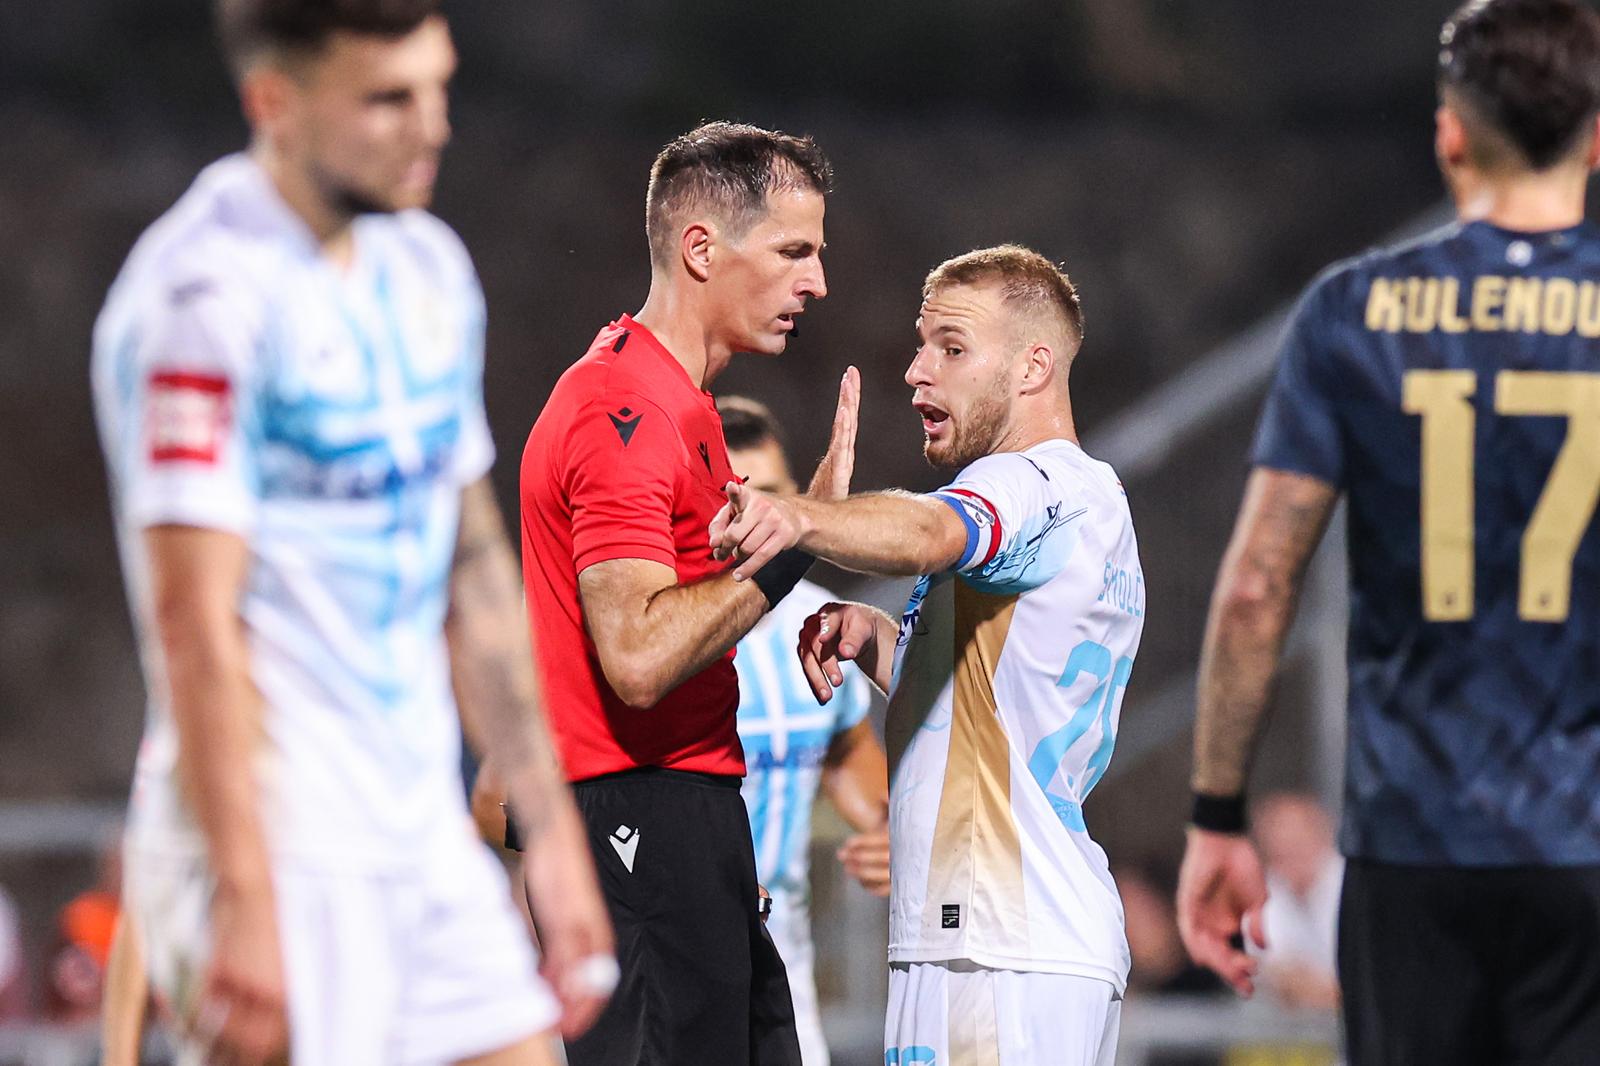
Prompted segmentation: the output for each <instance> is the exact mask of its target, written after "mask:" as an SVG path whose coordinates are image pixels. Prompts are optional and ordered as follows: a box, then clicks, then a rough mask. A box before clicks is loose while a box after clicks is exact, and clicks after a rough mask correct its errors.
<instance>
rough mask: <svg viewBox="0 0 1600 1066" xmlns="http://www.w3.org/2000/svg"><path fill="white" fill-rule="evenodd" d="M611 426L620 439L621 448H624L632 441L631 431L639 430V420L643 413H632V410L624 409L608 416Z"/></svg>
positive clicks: (629, 408)
mask: <svg viewBox="0 0 1600 1066" xmlns="http://www.w3.org/2000/svg"><path fill="white" fill-rule="evenodd" d="M606 417H607V418H609V419H611V424H612V425H613V426H615V427H616V430H617V436H619V437H621V438H622V446H623V447H624V448H626V447H627V446H628V442H629V441H631V440H632V439H633V431H634V430H636V429H638V428H639V420H640V419H641V418H643V417H644V412H642V411H641V412H640V413H639V414H634V413H633V408H631V407H624V408H622V409H621V410H619V411H617V412H615V413H614V414H608V415H607V416H606Z"/></svg>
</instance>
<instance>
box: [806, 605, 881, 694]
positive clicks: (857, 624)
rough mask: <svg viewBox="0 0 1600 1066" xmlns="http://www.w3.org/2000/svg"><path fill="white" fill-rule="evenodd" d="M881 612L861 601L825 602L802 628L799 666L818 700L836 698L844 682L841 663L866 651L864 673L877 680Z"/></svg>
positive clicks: (863, 662)
mask: <svg viewBox="0 0 1600 1066" xmlns="http://www.w3.org/2000/svg"><path fill="white" fill-rule="evenodd" d="M879 624H880V623H879V617H878V612H876V611H874V610H873V609H872V608H871V607H868V606H866V605H865V604H860V603H826V604H823V605H822V608H821V609H820V610H818V611H817V613H816V614H813V615H811V616H810V617H808V618H807V619H806V620H805V623H804V624H803V625H802V626H801V627H800V643H799V645H798V646H797V647H796V648H795V652H796V653H797V654H798V655H799V657H800V668H801V669H802V670H804V671H805V675H806V681H808V682H809V683H810V685H811V692H812V694H813V695H815V696H816V697H817V702H818V703H827V702H828V701H829V700H830V699H832V698H833V690H834V689H836V688H839V687H840V686H842V685H843V684H844V669H843V667H842V666H840V663H844V662H850V661H852V660H855V659H857V658H858V657H860V656H862V655H863V653H866V654H867V655H868V656H870V660H869V659H863V661H861V662H859V663H858V664H857V665H859V666H860V667H861V668H862V672H863V673H865V674H866V675H867V677H869V678H871V679H872V680H873V682H874V683H877V677H876V673H877V671H876V669H875V668H876V666H877V662H876V659H877V650H878V628H879Z"/></svg>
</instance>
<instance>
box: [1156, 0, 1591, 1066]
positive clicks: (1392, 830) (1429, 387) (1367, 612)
mask: <svg viewBox="0 0 1600 1066" xmlns="http://www.w3.org/2000/svg"><path fill="white" fill-rule="evenodd" d="M1441 42H1442V49H1441V51H1440V55H1439V72H1438V84H1439V109H1438V112H1437V130H1436V135H1435V142H1434V143H1435V149H1436V151H1437V154H1438V159H1439V164H1440V167H1441V169H1442V170H1443V172H1444V176H1445V179H1446V181H1447V183H1448V185H1449V188H1450V193H1451V196H1452V197H1453V199H1454V201H1455V204H1456V211H1457V221H1456V222H1455V223H1454V224H1452V225H1450V226H1448V227H1446V228H1445V229H1443V230H1441V231H1439V232H1436V233H1433V234H1430V235H1428V236H1426V237H1424V238H1422V239H1420V240H1418V241H1415V242H1413V243H1411V244H1407V245H1404V246H1401V247H1397V248H1392V249H1388V250H1384V251H1380V252H1376V253H1372V254H1369V255H1366V256H1363V257H1361V258H1359V259H1356V260H1354V261H1351V262H1349V263H1344V264H1341V265H1339V266H1337V267H1335V268H1333V269H1331V270H1329V271H1328V272H1327V273H1325V274H1324V275H1323V276H1322V277H1321V278H1319V279H1318V280H1317V281H1316V282H1315V283H1314V284H1313V285H1312V287H1311V289H1310V291H1309V292H1308V293H1307V294H1306V296H1305V298H1304V300H1303V301H1302V303H1301V305H1300V309H1299V311H1298V313H1297V315H1296V317H1295V320H1294V323H1293V325H1292V326H1291V328H1290V331H1289V334H1288V337H1287V339H1286V341H1285V343H1284V348H1283V352H1282V356H1281V364H1280V367H1279V371H1278V376H1277V380H1276V383H1275V384H1274V386H1273V388H1272V393H1271V396H1270V398H1269V400H1268V403H1267V407H1266V411H1265V413H1264V414H1263V416H1262V421H1261V426H1260V429H1259V431H1258V434H1257V437H1256V442H1255V447H1254V452H1253V462H1254V464H1255V469H1254V471H1253V472H1252V474H1251V476H1250V481H1249V484H1248V486H1247V487H1246V490H1245V498H1244V503H1243V505H1242V507H1241V511H1240V515H1239V521H1238V525H1237V527H1236V529H1235V531H1234V536H1233V541H1232V543H1231V544H1230V546H1229V548H1228V551H1227V555H1226V557H1225V558H1224V560H1223V564H1222V571H1221V574H1220V575H1219V577H1218V580H1217V589H1216V593H1215V596H1214V599H1213V602H1212V610H1211V620H1210V626H1209V630H1208V633H1207V636H1206V642H1205V649H1204V653H1203V657H1202V661H1201V667H1200V690H1199V708H1198V720H1197V723H1196V737H1195V763H1196V765H1195V772H1194V787H1195V793H1196V796H1195V814H1194V825H1193V827H1192V828H1191V829H1190V831H1189V843H1188V849H1187V853H1186V856H1185V860H1184V869H1183V876H1182V878H1181V882H1180V885H1179V891H1178V902H1179V915H1180V920H1181V923H1182V927H1183V932H1184V939H1185V942H1186V944H1187V945H1188V948H1189V950H1190V951H1191V953H1193V955H1194V957H1195V959H1196V960H1198V961H1200V962H1203V963H1205V964H1206V965H1209V966H1211V967H1212V968H1214V969H1215V970H1216V971H1217V972H1218V973H1220V974H1221V975H1222V976H1223V977H1224V978H1226V979H1227V980H1228V981H1229V982H1230V983H1231V984H1232V985H1233V986H1234V987H1235V988H1236V989H1237V990H1239V991H1240V992H1241V993H1243V994H1249V993H1250V991H1251V989H1252V983H1253V976H1254V972H1255V963H1254V962H1253V961H1251V959H1250V957H1249V956H1247V955H1246V954H1245V953H1244V952H1242V951H1240V950H1239V948H1238V946H1237V941H1236V940H1234V938H1235V937H1236V936H1237V935H1238V934H1239V933H1240V932H1241V928H1243V931H1244V932H1246V933H1248V934H1249V935H1250V936H1252V938H1254V939H1256V940H1257V941H1258V942H1259V941H1260V939H1261V932H1260V930H1261V925H1260V918H1261V907H1262V903H1263V901H1264V899H1265V896H1266V888H1265V885H1264V882H1263V879H1262V873H1261V867H1260V863H1259V860H1258V857H1257V854H1256V851H1255V849H1254V848H1253V847H1252V846H1251V844H1250V842H1249V839H1248V838H1247V837H1246V836H1245V835H1244V832H1243V831H1244V828H1245V827H1244V818H1243V798H1244V797H1243V794H1244V790H1245V785H1246V779H1247V775H1248V770H1249V764H1250V758H1251V753H1252V752H1253V750H1254V747H1255V741H1256V737H1257V734H1258V732H1259V728H1260V725H1261V721H1262V716H1263V712H1264V710H1265V708H1266V705H1267V698H1268V689H1269V687H1270V682H1271V679H1272V675H1273V672H1274V670H1275V668H1276V665H1277V661H1278V656H1279V652H1280V650H1281V648H1282V645H1283V639H1284V634H1285V633H1286V631H1287V629H1288V627H1289V622H1290V618H1291V616H1292V614H1293V611H1294V604H1295V598H1296V594H1297V592H1298V590H1299V585H1300V581H1301V578H1302V575H1303V573H1304V570H1305V567H1306V563H1307V561H1308V560H1309V559H1310V557H1311V554H1312V551H1313V549H1314V548H1315V547H1316V544H1317V542H1318V540H1319V539H1320V538H1321V536H1322V533H1323V530H1324V528H1325V527H1326V525H1327V523H1328V519H1329V516H1330V515H1331V514H1332V512H1333V508H1334V504H1335V502H1336V501H1337V500H1338V498H1339V496H1340V494H1341V493H1342V494H1344V495H1345V496H1346V497H1347V498H1348V501H1349V547H1350V581H1351V616H1350V631H1349V681H1350V695H1349V714H1350V730H1349V731H1350V741H1349V755H1348V763H1347V767H1346V777H1345V820H1344V827H1343V833H1342V839H1341V845H1342V850H1343V851H1344V852H1345V854H1346V855H1347V856H1348V857H1349V863H1348V866H1347V870H1346V875H1345V882H1344V895H1343V902H1342V908H1341V915H1340V933H1339V936H1340V944H1339V967H1340V977H1341V979H1342V982H1343V985H1344V995H1345V1020H1346V1029H1347V1035H1348V1050H1349V1057H1350V1061H1351V1062H1352V1063H1354V1064H1355V1066H1372V1064H1376V1063H1384V1064H1395V1066H1400V1064H1406V1066H1415V1064H1422V1063H1427V1064H1433V1063H1451V1064H1452V1066H1460V1064H1463V1063H1486V1064H1487V1063H1494V1064H1497V1066H1504V1064H1507V1063H1541V1064H1547V1066H1548V1064H1561V1063H1593V1062H1595V1061H1597V1060H1600V798H1597V795H1596V792H1597V789H1596V786H1597V785H1600V533H1597V532H1596V530H1595V522H1594V513H1595V503H1596V497H1597V496H1600V229H1597V228H1596V227H1594V226H1592V225H1590V224H1588V223H1586V222H1585V221H1584V219H1583V207H1584V195H1585V189H1586V185H1587V181H1588V177H1589V174H1590V172H1591V171H1592V170H1593V169H1594V168H1595V166H1596V163H1597V160H1600V147H1597V143H1596V112H1597V110H1600V16H1597V15H1596V13H1595V12H1594V11H1593V10H1592V9H1591V8H1589V7H1588V6H1587V5H1584V4H1581V3H1578V2H1575V0H1490V2H1487V3H1472V4H1468V5H1467V6H1465V7H1463V8H1461V9H1460V10H1459V11H1458V12H1456V14H1455V15H1453V16H1452V17H1451V18H1450V20H1449V21H1448V22H1447V23H1446V24H1445V27H1444V31H1443V33H1442V35H1441Z"/></svg>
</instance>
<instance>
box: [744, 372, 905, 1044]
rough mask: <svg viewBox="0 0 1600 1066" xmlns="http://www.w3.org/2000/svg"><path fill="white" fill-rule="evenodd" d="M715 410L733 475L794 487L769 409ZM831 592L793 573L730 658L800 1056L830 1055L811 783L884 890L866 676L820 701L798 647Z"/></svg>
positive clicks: (882, 783) (877, 765)
mask: <svg viewBox="0 0 1600 1066" xmlns="http://www.w3.org/2000/svg"><path fill="white" fill-rule="evenodd" d="M717 412H718V413H719V414H720V415H721V416H722V433H723V436H724V438H725V439H726V440H727V444H728V464H729V465H730V466H731V467H732V468H733V472H734V475H735V476H737V477H742V478H744V479H745V480H746V481H747V482H748V483H749V484H750V485H751V486H753V487H754V488H757V489H760V490H761V491H762V492H770V493H774V494H777V495H780V496H789V495H793V494H794V493H796V492H798V491H799V486H798V485H796V484H795V482H794V477H793V475H792V474H790V472H789V460H788V458H787V456H785V455H784V451H783V444H782V441H781V437H780V430H779V427H778V423H777V420H776V419H775V418H773V416H772V412H771V411H769V410H768V409H767V408H766V407H765V406H764V405H762V404H759V403H757V402H756V401H754V400H749V399H746V398H745V397H743V396H722V397H719V398H718V399H717ZM831 599H833V596H832V594H831V593H829V592H828V590H827V589H825V588H823V587H822V586H820V585H816V584H813V583H812V582H810V581H801V582H800V583H799V584H798V585H796V586H795V588H794V591H793V592H791V593H789V595H787V596H785V597H784V598H783V600H782V601H781V602H780V603H779V604H778V605H777V606H776V607H774V608H773V609H772V610H771V611H769V612H768V613H767V614H766V615H764V616H762V619H761V621H759V622H757V623H756V626H755V628H754V629H752V630H751V631H750V632H749V634H748V635H747V636H746V637H745V638H744V639H743V640H741V641H740V642H739V645H738V649H737V650H738V654H737V656H736V657H735V658H734V660H733V665H734V667H735V669H736V670H737V671H738V674H739V742H740V743H741V744H742V745H743V747H744V758H745V779H744V785H743V787H742V789H741V791H742V792H743V794H744V803H745V809H746V810H747V811H748V812H749V815H750V834H751V838H752V841H753V843H754V846H755V853H756V876H757V877H758V878H759V879H760V881H761V883H762V884H763V885H765V886H766V887H767V889H768V890H769V891H770V892H771V894H772V913H771V915H770V916H769V917H768V919H767V932H768V933H770V934H771V935H772V940H773V943H775V944H776V945H777V947H778V954H779V955H781V956H782V957H783V964H784V967H785V968H786V969H787V970H788V973H789V991H790V993H791V994H792V996H793V998H794V1017H795V1026H796V1028H797V1029H798V1031H799V1035H800V1055H801V1059H802V1061H803V1062H804V1064H805V1066H827V1064H828V1044H827V1041H826V1040H825V1039H824V1038H823V1033H822V1017H821V1015H820V1014H819V1013H818V1010H817V982H816V977H815V974H814V967H813V957H814V954H815V953H814V950H813V946H812V942H811V882H810V871H811V809H812V806H813V804H814V803H815V800H816V796H817V790H818V787H819V786H820V787H821V790H822V792H823V793H824V794H825V795H826V796H827V797H828V801H829V802H830V803H832V804H833V806H834V809H835V810H837V811H838V812H839V814H840V815H841V816H843V818H844V820H845V821H846V822H848V823H849V824H850V825H851V827H852V828H854V829H855V830H856V831H857V832H856V835H855V836H852V837H851V838H850V839H849V840H847V841H846V842H845V844H844V846H843V847H842V848H841V849H840V853H839V854H840V858H841V859H843V860H844V861H845V863H846V869H847V870H849V871H850V872H851V873H852V874H854V875H855V876H857V877H858V878H859V879H860V881H861V883H862V884H863V885H865V886H866V887H867V889H869V890H870V891H872V892H873V893H874V894H876V895H880V896H887V895H888V894H889V830H888V826H887V822H888V817H889V770H888V764H887V763H886V762H885V761H884V755H883V748H882V747H881V746H880V745H879V744H878V738H877V736H876V734H874V733H873V731H872V723H871V722H870V721H868V720H867V711H868V709H869V708H870V705H871V703H870V699H869V697H868V695H867V685H866V682H865V681H864V680H863V679H862V678H861V676H860V675H859V674H857V673H855V672H852V673H851V675H850V678H849V680H848V681H846V682H845V684H844V686H843V687H842V688H840V689H839V690H838V691H836V692H835V693H834V694H833V698H832V699H831V700H830V701H829V702H828V703H827V704H826V705H824V706H822V707H818V706H817V701H816V700H815V699H814V698H813V697H812V694H811V686H810V685H809V684H808V683H807V682H806V675H805V673H804V672H803V671H802V670H801V669H800V662H799V660H798V659H797V658H796V656H795V634H797V633H799V632H800V627H801V626H802V624H803V623H804V622H805V619H806V616H807V615H809V614H810V613H811V612H812V611H814V610H816V609H817V608H818V607H820V606H821V605H822V604H823V603H825V602H827V601H828V600H831Z"/></svg>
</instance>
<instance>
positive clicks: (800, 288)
mask: <svg viewBox="0 0 1600 1066" xmlns="http://www.w3.org/2000/svg"><path fill="white" fill-rule="evenodd" d="M808 262H809V263H810V265H811V268H810V269H809V270H807V271H806V272H805V273H804V274H803V275H801V277H800V283H799V284H798V285H796V286H795V290H794V294H795V295H796V296H800V297H807V296H809V297H811V298H812V299H816V300H820V299H822V298H823V297H824V296H826V295H828V277H827V272H826V271H824V270H823V269H822V256H821V255H813V256H812V257H811V258H810V259H809V260H808Z"/></svg>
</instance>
